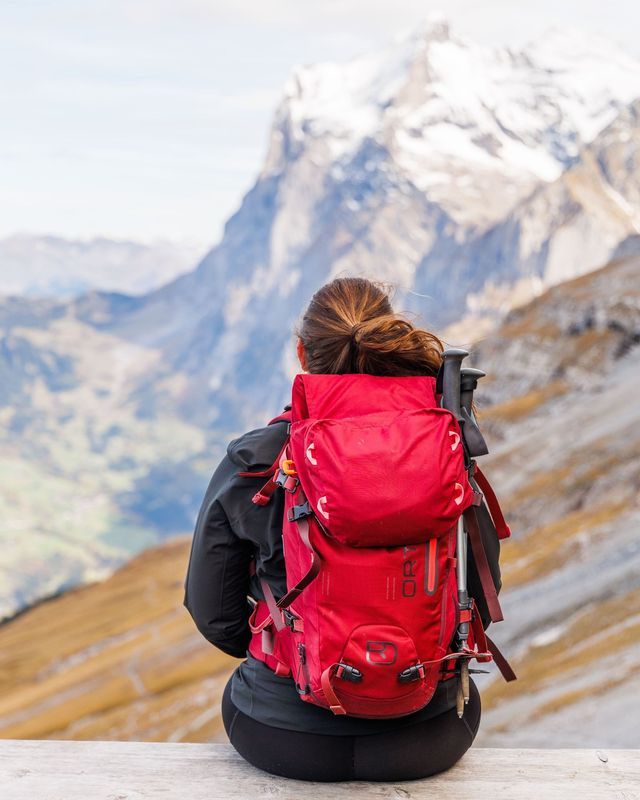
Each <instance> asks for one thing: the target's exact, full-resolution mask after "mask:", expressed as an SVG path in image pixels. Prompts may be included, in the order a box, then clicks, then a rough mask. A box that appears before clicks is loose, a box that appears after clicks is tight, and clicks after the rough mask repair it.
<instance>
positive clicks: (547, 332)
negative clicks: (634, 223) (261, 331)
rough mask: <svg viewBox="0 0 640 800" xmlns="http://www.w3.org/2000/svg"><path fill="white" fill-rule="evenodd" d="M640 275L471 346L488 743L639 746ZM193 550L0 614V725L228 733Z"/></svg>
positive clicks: (587, 288)
mask: <svg viewBox="0 0 640 800" xmlns="http://www.w3.org/2000/svg"><path fill="white" fill-rule="evenodd" d="M639 273H640V259H639V258H634V259H621V260H619V261H616V262H614V263H612V264H611V265H609V266H608V267H606V268H605V269H602V270H599V271H597V272H594V273H592V274H589V275H587V276H583V277H581V278H578V279H575V280H574V281H571V282H569V283H565V284H563V285H561V286H557V287H555V288H553V289H551V290H549V291H548V292H546V293H545V294H543V295H542V296H541V297H539V298H538V299H537V300H535V301H534V302H532V303H530V304H528V305H526V306H524V307H522V308H520V309H518V310H516V311H514V312H512V313H510V314H509V315H508V316H507V318H506V319H505V321H504V323H503V324H502V326H501V327H500V328H499V329H498V330H497V331H496V332H494V333H492V334H491V335H489V336H487V337H486V338H485V339H484V340H483V341H481V342H479V343H478V344H477V345H476V346H475V347H474V349H473V352H472V357H471V360H472V361H473V363H475V365H476V366H480V367H482V368H483V369H485V370H486V371H487V373H488V377H487V378H486V379H484V381H483V382H481V384H480V386H481V390H480V391H479V394H478V398H477V402H478V407H479V415H480V424H481V427H482V428H483V430H484V432H485V435H486V438H487V440H488V443H489V446H490V449H491V454H490V455H489V456H488V457H486V458H483V459H482V461H483V462H486V463H483V468H484V469H486V472H487V474H488V475H489V476H490V477H491V480H492V483H493V484H494V486H495V487H496V489H497V490H498V491H499V494H500V497H501V500H502V502H503V507H504V509H505V512H506V515H507V518H508V521H509V523H510V524H511V528H512V531H513V534H512V537H511V539H509V540H507V541H505V542H504V543H503V545H502V564H503V592H502V594H501V602H502V605H503V609H504V612H505V617H506V621H505V622H502V623H500V624H499V625H496V626H494V627H493V628H492V631H491V633H492V636H493V637H494V638H495V639H496V640H497V641H498V642H499V643H500V645H501V646H502V648H503V650H504V652H505V654H506V655H507V656H508V657H509V658H510V660H511V661H512V663H513V666H514V667H515V669H516V672H517V674H518V676H519V680H518V681H517V682H516V683H515V684H509V685H506V684H504V683H503V682H502V680H501V678H500V677H499V676H498V675H497V673H496V672H495V670H494V669H493V668H492V674H491V675H489V676H477V677H478V678H479V679H480V678H482V677H486V678H488V681H487V680H485V681H484V685H483V687H482V698H483V721H482V725H481V729H480V734H479V740H478V741H479V743H480V744H481V745H484V746H511V747H513V746H525V747H526V746H534V747H536V746H544V747H549V746H562V747H567V746H576V747H579V746H598V747H634V746H635V745H636V744H637V719H638V716H639V714H640V691H638V690H639V689H640V685H639V678H638V674H637V669H636V665H637V661H638V657H640V540H639V538H638V530H639V523H640V507H639V504H638V497H639V496H640V494H639V490H640V424H639V423H640V405H639V404H638V402H637V397H638V392H639V391H640V385H639V384H640V346H639V345H640V284H639V283H638V280H637V277H638V274H639ZM188 549H189V541H188V540H177V541H172V542H169V543H168V544H165V545H163V546H162V547H159V548H154V549H152V550H148V551H145V553H143V554H142V555H140V556H139V557H137V558H136V559H134V560H132V561H131V562H130V563H129V564H127V565H126V566H125V567H123V568H121V569H120V570H118V571H117V572H116V573H115V574H114V575H113V576H112V577H111V578H110V579H109V580H107V581H105V582H102V583H97V584H95V585H93V586H88V587H83V588H80V589H75V590H72V591H69V592H67V593H66V594H64V595H63V596H62V597H59V598H56V599H53V600H51V601H49V602H47V603H42V604H40V605H38V606H36V607H35V608H32V609H29V610H27V611H25V612H24V613H23V614H21V615H19V616H18V617H16V618H15V619H14V620H12V621H11V622H8V623H6V624H5V625H3V626H0V698H2V699H1V700H0V736H8V737H37V738H45V737H51V738H56V739H59V738H96V739H137V740H156V739H158V740H164V741H210V740H211V739H212V738H217V737H221V736H224V733H223V731H222V727H221V721H220V715H219V703H220V697H221V693H222V689H223V686H224V683H225V680H226V676H227V675H228V673H229V671H230V669H231V668H232V663H233V661H232V659H229V658H227V657H225V656H222V655H221V654H220V653H218V652H217V651H215V650H214V649H212V648H210V647H209V646H208V645H207V644H206V642H205V641H204V640H203V639H202V638H201V637H200V634H199V633H198V632H197V631H196V629H195V627H194V625H193V623H192V621H191V619H190V618H189V616H188V614H187V612H186V611H185V610H184V609H183V608H182V606H181V603H182V598H183V587H182V582H183V578H184V575H185V572H186V564H187V557H188ZM52 621H55V624H54V623H53V622H52ZM1 654H4V655H1Z"/></svg>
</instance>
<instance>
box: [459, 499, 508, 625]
mask: <svg viewBox="0 0 640 800" xmlns="http://www.w3.org/2000/svg"><path fill="white" fill-rule="evenodd" d="M464 520H465V523H466V528H467V533H468V534H469V542H470V544H471V550H472V552H473V559H474V561H475V565H476V569H477V570H478V577H479V578H480V583H481V585H482V591H483V592H484V597H485V600H486V602H487V609H488V610H489V616H490V617H491V621H492V622H500V621H501V620H503V619H504V616H503V614H502V609H501V608H500V601H499V600H498V593H497V592H496V587H495V584H494V582H493V576H492V575H491V569H490V568H489V562H488V561H487V554H486V553H485V550H484V545H483V544H482V536H481V535H480V528H479V527H478V520H477V519H476V510H475V508H474V507H473V506H471V507H470V508H468V509H467V510H466V511H465V512H464Z"/></svg>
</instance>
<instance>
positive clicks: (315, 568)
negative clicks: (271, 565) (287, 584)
mask: <svg viewBox="0 0 640 800" xmlns="http://www.w3.org/2000/svg"><path fill="white" fill-rule="evenodd" d="M297 525H298V532H299V534H300V538H301V539H302V541H303V542H304V543H305V545H306V546H307V547H308V548H309V550H310V551H311V566H310V567H309V570H308V572H307V573H306V574H305V575H303V576H302V578H300V580H299V581H298V583H296V585H295V586H294V587H293V588H292V589H289V591H288V592H287V593H286V594H285V596H284V597H281V598H280V600H278V604H277V605H278V608H279V609H281V610H284V609H285V608H289V606H290V605H291V603H293V601H294V600H295V599H296V597H298V596H299V595H300V593H301V592H302V590H303V589H306V587H307V586H308V585H309V584H310V583H311V581H313V580H315V578H317V577H318V573H319V572H320V564H321V562H320V556H319V555H318V554H317V553H316V551H315V550H314V547H313V545H312V544H311V540H310V539H309V521H308V520H306V519H299V520H298V521H297Z"/></svg>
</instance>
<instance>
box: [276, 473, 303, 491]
mask: <svg viewBox="0 0 640 800" xmlns="http://www.w3.org/2000/svg"><path fill="white" fill-rule="evenodd" d="M273 481H274V483H277V484H278V486H280V487H282V488H283V489H284V490H285V492H295V490H296V489H297V488H298V484H299V483H300V481H299V480H298V478H297V477H296V476H295V475H290V474H289V473H287V472H284V471H283V470H282V469H281V470H280V471H279V472H278V474H277V475H276V477H275V478H274V479H273Z"/></svg>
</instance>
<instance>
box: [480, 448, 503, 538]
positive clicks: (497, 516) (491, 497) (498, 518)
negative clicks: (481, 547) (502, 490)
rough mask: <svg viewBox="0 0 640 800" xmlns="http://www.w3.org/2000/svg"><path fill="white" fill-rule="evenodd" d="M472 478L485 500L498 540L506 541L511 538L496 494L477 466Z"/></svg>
mask: <svg viewBox="0 0 640 800" xmlns="http://www.w3.org/2000/svg"><path fill="white" fill-rule="evenodd" d="M473 477H474V478H475V480H476V483H477V484H478V486H479V487H480V489H482V493H483V494H484V496H485V498H486V500H487V506H488V508H489V511H490V512H491V518H492V519H493V524H494V525H495V526H496V531H497V532H498V539H508V538H509V536H511V528H510V527H509V526H508V525H507V523H506V521H505V518H504V514H503V513H502V509H501V508H500V503H499V502H498V498H497V497H496V493H495V492H494V491H493V487H492V486H491V484H490V483H489V481H488V480H487V478H486V475H485V474H484V472H482V470H481V469H480V467H479V466H478V465H477V464H476V467H475V470H474V472H473Z"/></svg>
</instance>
